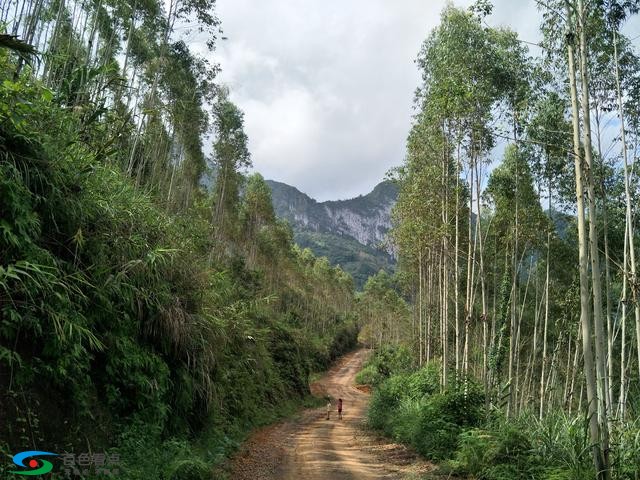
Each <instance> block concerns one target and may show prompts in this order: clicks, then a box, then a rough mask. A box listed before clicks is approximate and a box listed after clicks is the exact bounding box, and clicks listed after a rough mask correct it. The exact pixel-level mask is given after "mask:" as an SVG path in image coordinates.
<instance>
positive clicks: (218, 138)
mask: <svg viewBox="0 0 640 480" xmlns="http://www.w3.org/2000/svg"><path fill="white" fill-rule="evenodd" d="M213 125H214V129H215V142H214V144H213V167H214V169H215V176H216V180H215V187H214V192H213V197H214V211H213V224H214V226H215V228H216V231H217V234H218V236H219V237H220V238H224V237H231V238H232V237H233V236H234V233H235V232H234V229H235V227H236V225H237V216H238V213H239V208H238V206H239V201H240V187H241V185H242V181H243V176H242V171H243V170H245V169H246V168H248V167H249V166H250V165H251V156H250V154H249V150H248V147H247V135H246V133H245V132H244V114H243V113H242V111H240V109H239V108H238V107H237V106H236V105H235V104H234V103H233V102H232V101H231V100H229V94H228V91H227V90H226V88H224V87H223V88H221V89H220V90H219V92H218V98H217V99H216V103H215V104H214V107H213Z"/></svg>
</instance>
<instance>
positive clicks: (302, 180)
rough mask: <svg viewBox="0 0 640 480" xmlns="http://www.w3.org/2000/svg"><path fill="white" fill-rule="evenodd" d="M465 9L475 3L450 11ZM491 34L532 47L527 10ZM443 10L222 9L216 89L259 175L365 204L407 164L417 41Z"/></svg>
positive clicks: (428, 6) (371, 5)
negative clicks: (233, 107)
mask: <svg viewBox="0 0 640 480" xmlns="http://www.w3.org/2000/svg"><path fill="white" fill-rule="evenodd" d="M454 3H455V4H456V5H459V6H464V7H466V6H468V5H469V4H470V3H472V2H471V1H456V2H454ZM494 4H495V8H494V12H493V15H492V16H491V17H490V18H489V19H488V23H489V24H490V25H492V26H497V25H507V26H510V27H511V28H513V29H514V30H516V31H517V32H518V33H519V34H520V37H521V38H522V39H524V40H528V41H532V42H535V41H537V40H538V38H539V34H538V24H539V19H540V16H539V14H538V12H537V9H536V7H535V3H534V1H533V0H530V1H528V0H495V1H494ZM445 5H446V2H445V1H440V0H218V2H217V10H218V14H219V17H220V19H221V21H222V27H223V30H224V35H225V36H226V37H228V39H227V40H225V41H221V42H219V44H218V47H217V52H216V61H218V62H219V63H220V64H221V66H222V74H221V76H220V80H221V81H222V82H224V83H226V84H228V85H229V87H230V89H231V97H232V99H233V100H234V101H235V102H236V103H237V104H238V105H239V106H240V108H241V109H242V110H243V111H244V112H245V125H246V126H245V128H246V132H247V134H248V136H249V146H250V150H251V154H252V159H253V165H254V169H255V170H257V171H258V172H260V173H262V174H263V175H264V176H265V177H266V178H268V179H273V180H278V181H282V182H285V183H288V184H290V185H293V186H295V187H297V188H298V189H300V190H301V191H303V192H305V193H307V194H309V195H310V196H312V197H314V198H316V199H317V200H328V199H343V198H350V197H353V196H357V195H359V194H366V193H367V192H369V191H370V190H371V189H372V188H373V187H374V186H375V185H376V184H377V183H379V182H380V181H381V180H382V179H383V178H384V175H385V173H386V172H387V171H388V170H389V169H390V168H392V167H394V166H397V165H399V164H400V163H401V162H402V159H403V157H404V151H405V140H406V137H407V134H408V131H409V128H410V123H411V115H412V108H411V107H412V99H413V93H414V91H415V88H416V87H417V85H418V80H419V75H418V72H417V69H416V66H415V64H414V59H415V57H416V55H417V53H418V50H419V48H420V45H421V43H422V41H423V40H424V39H425V38H426V36H427V35H428V33H429V32H430V31H431V29H433V28H434V27H435V26H436V25H437V24H438V21H439V15H440V11H441V10H442V8H443V7H444V6H445Z"/></svg>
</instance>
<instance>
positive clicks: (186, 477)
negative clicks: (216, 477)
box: [167, 459, 211, 480]
mask: <svg viewBox="0 0 640 480" xmlns="http://www.w3.org/2000/svg"><path fill="white" fill-rule="evenodd" d="M167 478H168V480H210V478H211V468H210V467H209V466H208V465H207V464H206V463H204V462H203V461H202V460H198V459H194V460H181V461H179V462H176V463H175V464H173V465H172V466H171V469H170V473H169V475H168V477H167Z"/></svg>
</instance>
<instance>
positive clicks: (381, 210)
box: [267, 180, 398, 288]
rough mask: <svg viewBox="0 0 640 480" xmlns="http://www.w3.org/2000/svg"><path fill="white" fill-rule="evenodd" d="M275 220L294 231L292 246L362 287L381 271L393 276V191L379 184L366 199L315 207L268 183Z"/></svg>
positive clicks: (302, 195) (289, 188) (302, 197)
mask: <svg viewBox="0 0 640 480" xmlns="http://www.w3.org/2000/svg"><path fill="white" fill-rule="evenodd" d="M267 183H268V185H269V186H270V187H271V194H272V198H273V206H274V208H275V211H276V215H277V216H278V217H279V218H282V219H285V220H288V221H289V223H290V224H291V226H292V227H293V232H294V236H295V241H296V243H298V245H300V246H301V247H305V248H306V247H308V248H310V249H311V250H312V251H313V252H314V253H315V254H316V255H320V256H325V257H327V258H328V259H329V261H330V262H331V263H332V264H333V265H340V266H341V267H342V268H344V270H346V271H347V272H349V273H350V274H351V275H352V276H353V278H354V281H355V283H356V285H357V287H358V288H361V287H362V286H363V285H364V283H365V282H366V280H367V278H369V276H370V275H373V274H374V273H376V272H378V271H379V270H380V269H385V270H387V271H393V270H394V268H395V258H394V250H393V247H392V245H391V244H390V243H389V242H388V241H387V232H388V231H389V229H390V228H391V209H392V207H393V205H395V202H396V200H397V198H398V189H397V187H396V186H395V185H394V184H393V183H391V182H388V181H385V182H382V183H380V184H378V185H376V187H375V188H374V189H373V190H372V191H371V192H370V193H368V194H367V195H361V196H359V197H356V198H352V199H349V200H331V201H327V202H317V201H316V200H314V199H313V198H311V197H309V196H308V195H306V194H305V193H303V192H301V191H300V190H298V189H297V188H295V187H292V186H290V185H287V184H286V183H281V182H275V181H273V180H267Z"/></svg>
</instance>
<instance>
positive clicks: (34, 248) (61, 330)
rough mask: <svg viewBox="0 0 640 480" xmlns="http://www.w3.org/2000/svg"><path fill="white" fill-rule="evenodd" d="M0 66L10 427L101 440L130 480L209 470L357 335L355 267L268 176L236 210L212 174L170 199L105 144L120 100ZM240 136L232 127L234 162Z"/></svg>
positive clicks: (0, 211) (4, 350)
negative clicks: (216, 193)
mask: <svg viewBox="0 0 640 480" xmlns="http://www.w3.org/2000/svg"><path fill="white" fill-rule="evenodd" d="M5 61H6V59H4V57H2V62H5ZM1 71H3V72H4V71H5V70H1ZM0 80H1V82H0V365H1V367H0V392H1V393H0V408H1V409H2V411H7V412H15V413H16V415H15V416H14V419H13V420H11V421H8V422H3V423H2V425H0V438H2V439H3V441H5V440H6V441H7V442H8V444H9V445H18V444H29V443H32V442H33V441H35V440H34V439H37V441H38V443H39V444H43V445H44V444H46V445H47V447H48V448H49V449H51V450H53V451H79V450H82V451H84V449H86V444H87V442H88V443H90V445H91V448H92V449H93V450H95V451H100V450H113V451H115V452H117V453H119V454H120V455H121V457H122V469H123V471H125V474H126V476H127V478H131V479H144V478H167V479H169V478H175V479H187V478H210V475H211V471H212V469H213V468H215V465H217V464H219V463H220V462H221V460H223V458H224V457H225V455H228V454H229V453H230V451H232V450H233V449H234V448H236V447H237V445H238V442H239V441H240V440H241V439H242V438H243V436H244V435H246V432H247V431H248V430H250V429H251V428H254V427H255V426H258V425H262V424H264V423H266V422H269V421H273V420H274V419H276V418H277V417H278V416H279V415H283V414H286V413H287V412H290V411H292V410H293V409H294V408H295V407H296V406H298V405H300V404H301V403H302V402H303V401H305V399H306V397H307V396H308V394H309V390H308V383H307V381H308V378H309V374H310V372H311V371H312V370H316V369H323V368H326V367H327V366H328V364H329V363H330V362H331V361H332V360H333V359H335V358H336V357H337V356H339V355H341V354H342V353H344V352H345V351H346V350H348V349H351V348H353V347H354V346H355V342H356V338H357V333H358V329H357V318H356V317H355V313H354V311H353V307H352V303H353V283H352V280H351V278H350V277H349V276H348V275H347V274H345V272H344V271H342V270H341V269H339V268H333V267H331V266H330V265H328V264H327V263H326V261H323V260H320V259H316V258H315V257H313V256H312V255H310V254H304V255H303V254H302V252H301V251H300V250H299V249H297V248H294V246H293V242H292V234H291V232H290V230H288V229H287V228H286V227H285V226H284V225H283V224H281V223H279V222H277V221H276V220H275V218H274V216H273V209H272V207H271V205H270V198H269V195H268V190H266V187H265V185H264V182H263V181H262V180H261V179H260V178H259V177H253V179H252V180H251V181H250V182H249V188H248V190H247V191H246V192H245V197H244V198H242V197H240V196H239V195H240V193H241V192H239V191H236V193H235V195H238V196H237V197H236V198H235V199H232V200H233V201H231V202H230V203H225V209H226V210H225V215H226V216H225V220H224V222H225V225H226V226H222V225H216V224H215V223H214V224H212V220H211V219H212V217H213V215H212V209H214V210H215V208H216V203H215V202H213V201H212V198H210V197H208V196H207V195H206V192H204V191H199V190H192V191H191V196H192V200H193V203H192V207H191V208H189V209H183V210H179V211H178V212H176V213H170V211H173V209H171V208H166V209H165V208H164V205H162V204H160V203H159V202H158V201H157V198H156V197H155V196H154V194H153V192H152V193H148V192H147V189H144V190H143V189H141V188H138V187H137V186H136V185H135V183H134V182H133V181H132V179H131V178H129V177H128V175H127V174H126V172H123V171H121V170H120V166H119V165H118V164H117V162H116V163H115V164H112V163H109V162H105V161H104V155H105V151H107V150H108V149H109V148H110V147H108V146H107V145H106V144H109V142H111V141H112V140H113V139H112V138H109V137H108V136H107V137H106V138H105V136H104V133H105V130H106V129H107V125H106V124H105V121H106V119H108V117H104V121H103V118H102V117H101V116H100V115H98V116H97V117H96V118H94V119H93V120H91V121H88V119H87V118H86V117H85V116H83V115H77V114H76V113H75V112H74V111H71V110H69V109H67V108H66V106H65V105H60V102H65V100H63V99H62V98H59V97H58V98H57V97H56V96H55V95H54V94H52V92H51V91H50V90H48V89H46V88H44V87H42V86H41V85H40V84H38V83H37V82H32V81H31V80H28V79H26V80H18V81H13V80H10V79H8V78H0ZM187 87H188V85H185V88H187ZM192 87H193V86H191V87H189V88H192ZM233 108H235V107H233ZM233 108H232V107H231V106H227V107H225V109H226V110H225V112H227V110H228V111H231V113H233V115H231V116H232V117H233V118H232V119H231V120H233V121H235V122H236V123H234V124H233V125H232V128H231V130H233V131H234V132H235V133H229V138H227V141H228V142H231V143H233V142H235V141H236V140H238V139H240V140H238V141H241V140H242V139H241V138H240V137H239V136H238V132H239V131H241V129H242V116H241V114H240V113H239V112H238V111H237V109H236V110H234V109H233ZM234 112H235V113H234ZM227 113H228V112H227ZM225 115H226V114H225ZM234 119H235V120H234ZM227 120H228V119H225V118H222V119H221V121H224V122H226V121H227ZM238 122H239V123H238ZM232 123H233V122H232ZM225 128H226V127H225ZM232 137H233V138H232ZM105 142H106V144H105ZM240 143H241V144H239V145H235V144H234V145H235V146H234V147H233V148H232V149H230V148H227V147H226V146H225V145H226V144H225V145H222V144H220V149H221V150H220V152H219V153H220V154H223V153H224V155H227V157H226V158H227V159H228V160H229V162H231V163H233V162H234V161H236V166H237V159H236V160H234V159H233V158H232V157H233V156H234V155H237V154H242V155H244V154H243V152H242V151H240V152H238V151H236V150H237V149H238V148H240V150H242V141H241V142H240ZM192 147H193V151H192V154H193V156H194V158H195V157H196V156H197V150H198V145H197V142H196V143H194V144H193V145H192ZM236 147H237V148H236ZM138 153H139V154H140V155H142V157H141V159H142V160H144V158H145V156H146V155H148V154H149V152H148V151H146V150H144V149H142V150H140V151H139V152H138ZM243 158H244V160H243V159H241V161H240V165H243V163H242V162H243V161H244V162H245V164H246V161H247V159H248V157H243ZM234 168H235V167H234ZM234 175H239V174H238V172H237V171H236V172H235V173H233V175H232V176H231V177H233V178H235V177H234ZM196 176H199V174H197V173H196ZM231 177H230V178H231ZM237 180H238V181H239V182H241V181H244V180H243V179H242V178H240V177H238V178H237ZM227 193H229V190H227ZM227 200H229V197H227ZM225 202H226V200H225ZM243 215H246V216H243ZM245 220H246V222H245ZM227 227H228V228H229V229H228V230H227V231H225V232H224V234H223V235H220V234H219V233H220V231H221V229H223V228H227ZM257 230H259V231H257ZM230 232H231V233H230ZM236 233H238V234H239V235H236ZM254 233H255V235H254ZM231 234H233V235H231ZM230 235H231V236H233V237H234V240H233V243H232V244H231V243H227V237H229V236H230ZM256 238H257V239H258V241H257V242H256V241H255V240H256ZM212 252H215V253H216V254H215V255H213V254H212ZM20 412H22V413H20ZM24 415H27V416H26V417H25V416H24ZM200 442H202V444H201V443H200ZM2 448H4V446H2ZM167 469H168V470H167Z"/></svg>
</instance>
